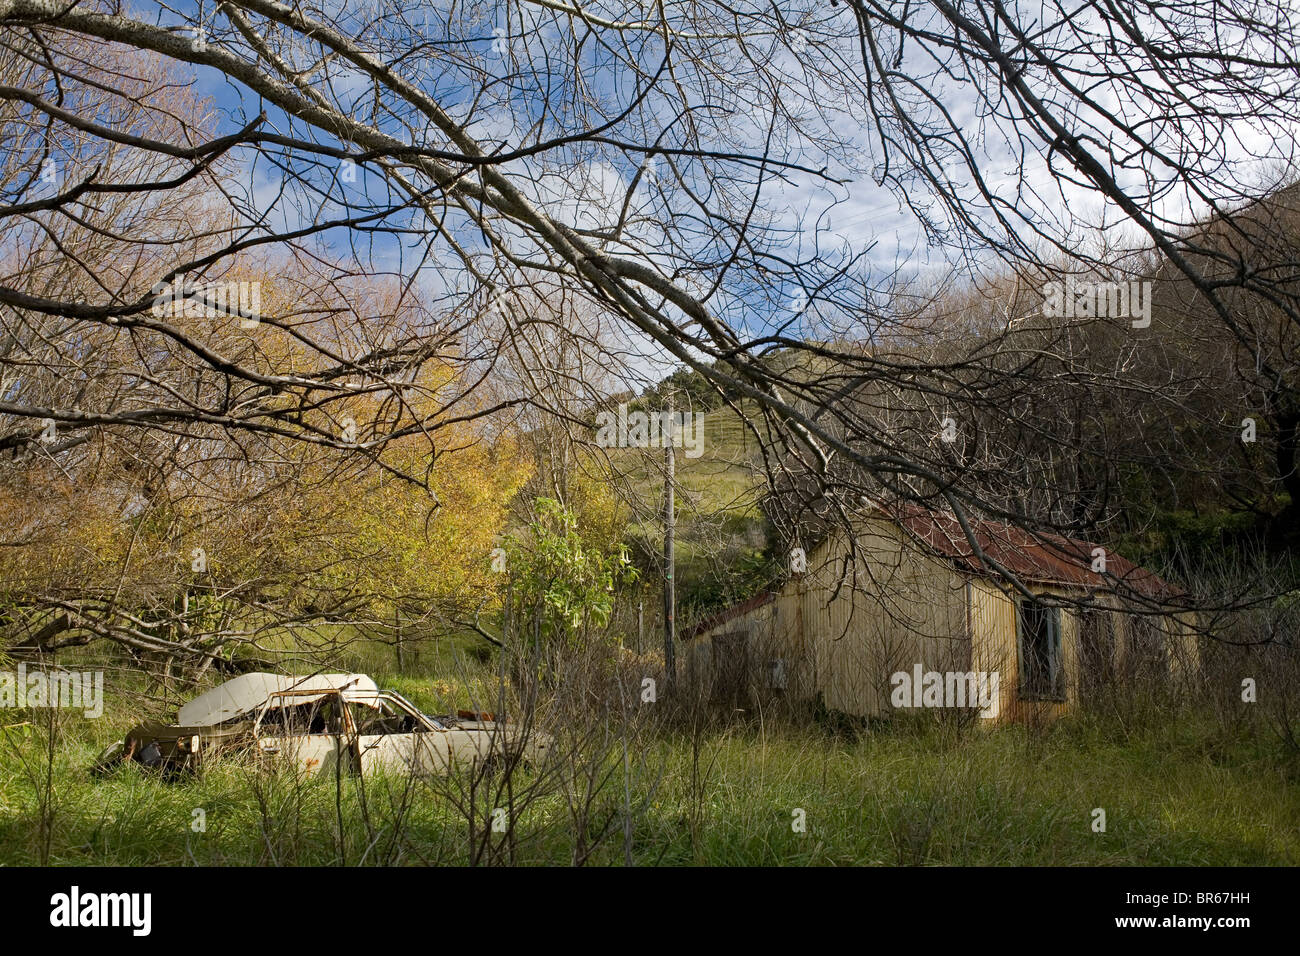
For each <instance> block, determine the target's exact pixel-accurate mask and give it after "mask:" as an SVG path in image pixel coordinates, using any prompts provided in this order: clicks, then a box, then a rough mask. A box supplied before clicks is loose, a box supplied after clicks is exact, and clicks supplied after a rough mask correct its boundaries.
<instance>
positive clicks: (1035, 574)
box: [884, 504, 1182, 600]
mask: <svg viewBox="0 0 1300 956" xmlns="http://www.w3.org/2000/svg"><path fill="white" fill-rule="evenodd" d="M884 511H885V514H886V515H887V516H889V517H890V518H892V519H893V520H894V521H895V522H896V523H897V524H898V525H899V526H900V527H902V528H903V530H905V531H906V532H908V534H909V535H911V536H912V538H914V539H915V540H916V541H918V542H919V543H920V544H922V545H923V546H924V547H926V548H927V549H928V550H930V551H932V552H933V553H935V554H936V555H938V556H939V557H942V558H945V559H947V560H949V561H951V562H952V563H953V564H954V565H955V566H956V567H958V568H959V569H960V570H963V571H968V572H971V573H974V574H996V573H997V572H996V570H995V569H994V568H993V567H990V566H989V564H988V563H986V562H985V561H984V560H981V554H982V555H983V556H984V557H985V558H987V559H988V561H991V562H994V563H996V564H997V565H1000V566H1001V567H1003V568H1005V569H1006V570H1007V571H1009V572H1011V573H1012V574H1014V575H1015V576H1016V577H1017V578H1020V579H1021V580H1022V581H1025V582H1031V583H1035V584H1056V585H1062V586H1064V587H1070V588H1084V589H1088V590H1093V589H1097V588H1102V589H1108V590H1121V589H1122V590H1127V591H1131V592H1133V593H1135V594H1138V595H1141V596H1142V597H1145V598H1150V599H1152V600H1161V599H1166V598H1171V597H1174V596H1176V595H1178V594H1181V593H1182V592H1181V591H1180V590H1179V589H1178V588H1176V587H1174V586H1173V585H1171V584H1169V583H1167V582H1166V581H1165V580H1164V579H1162V578H1161V577H1160V576H1159V575H1158V574H1155V573H1154V572H1152V571H1148V570H1147V569H1146V568H1143V567H1139V566H1138V565H1136V564H1134V563H1133V562H1132V561H1129V560H1128V559H1127V558H1125V557H1123V556H1121V555H1119V554H1116V553H1115V552H1113V551H1111V550H1110V549H1109V548H1102V550H1103V551H1104V552H1105V559H1106V563H1105V568H1106V570H1105V573H1099V572H1097V571H1094V570H1092V564H1093V560H1094V558H1093V552H1094V551H1095V550H1096V549H1097V548H1099V547H1101V546H1100V545H1096V544H1093V543H1091V542H1088V541H1081V540H1079V539H1078V538H1067V537H1064V536H1062V535H1056V534H1040V533H1035V532H1031V531H1026V530H1024V529H1023V528H1018V527H1016V526H1015V525H1009V524H1003V523H1001V522H997V521H989V520H981V519H975V518H972V519H969V520H968V521H967V524H968V525H969V526H970V530H971V536H972V537H974V539H975V545H976V546H977V547H978V550H977V549H976V547H973V546H972V544H971V541H970V538H968V537H967V535H966V532H965V530H963V528H962V526H961V523H960V522H959V521H958V520H957V517H956V516H955V515H953V514H948V513H942V512H936V511H931V510H928V509H926V508H921V507H919V506H917V505H912V504H905V505H899V506H894V507H892V508H886V509H884Z"/></svg>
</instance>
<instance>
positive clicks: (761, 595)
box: [682, 591, 776, 641]
mask: <svg viewBox="0 0 1300 956" xmlns="http://www.w3.org/2000/svg"><path fill="white" fill-rule="evenodd" d="M775 599H776V592H775V591H759V592H758V593H757V594H755V595H754V596H753V597H751V598H746V599H745V600H744V601H741V602H740V603H739V604H733V605H731V607H729V608H727V609H726V610H723V611H719V612H718V613H717V614H714V615H713V616H712V617H706V618H705V619H704V620H702V621H700V623H698V624H696V625H695V626H694V627H692V628H691V629H690V630H688V631H686V633H684V634H683V635H682V640H684V641H689V640H690V639H691V638H693V637H697V636H699V635H700V634H703V633H704V632H705V631H711V630H713V629H714V628H715V627H720V626H721V625H723V624H726V623H727V622H728V621H732V620H735V619H736V618H738V617H741V616H743V615H745V614H748V613H749V612H750V611H754V610H757V609H758V608H760V607H762V606H763V605H764V604H767V603H769V602H770V601H773V600H775Z"/></svg>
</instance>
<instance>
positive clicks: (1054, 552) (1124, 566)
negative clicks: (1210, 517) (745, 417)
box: [683, 503, 1183, 640]
mask: <svg viewBox="0 0 1300 956" xmlns="http://www.w3.org/2000/svg"><path fill="white" fill-rule="evenodd" d="M876 507H877V509H878V511H879V513H881V514H882V516H884V517H886V518H889V519H891V520H892V521H893V522H894V523H895V524H897V525H898V526H899V527H900V528H902V529H903V530H904V531H905V532H907V534H908V535H909V536H910V537H911V538H912V539H913V540H914V541H916V542H917V543H918V544H920V545H921V546H922V547H924V548H925V549H926V550H928V551H930V552H931V553H932V554H934V555H936V556H937V557H940V558H943V559H944V560H947V561H950V562H951V563H952V564H953V565H954V566H955V567H956V568H957V569H958V570H960V571H963V572H966V573H968V574H981V575H989V576H993V575H996V574H997V573H998V572H997V570H996V569H995V568H993V567H990V566H989V565H988V564H987V563H985V561H983V560H981V557H980V555H981V553H982V554H983V555H984V556H985V557H986V558H987V559H988V560H989V561H992V562H994V563H996V564H997V565H1000V566H1001V567H1003V568H1005V569H1006V570H1007V571H1009V572H1010V573H1011V574H1013V575H1015V576H1016V577H1017V578H1019V579H1020V580H1021V581H1022V582H1024V583H1026V584H1047V585H1058V586H1061V587H1065V588H1073V589H1080V590H1089V591H1091V590H1098V589H1101V590H1116V591H1129V592H1131V593H1134V594H1137V595H1140V596H1142V597H1144V598H1147V599H1149V600H1153V601H1168V600H1170V599H1173V598H1176V597H1180V596H1183V591H1182V590H1181V589H1180V588H1177V587H1175V586H1174V585H1172V584H1169V583H1168V582H1166V581H1165V580H1164V579H1163V578H1161V577H1160V576H1159V575H1158V574H1156V573H1154V572H1153V571H1148V570H1147V569H1146V568H1143V567H1140V566H1138V565H1136V564H1134V563H1133V562H1132V561H1129V560H1128V559H1127V558H1125V557H1123V556H1121V555H1119V554H1116V553H1115V552H1113V551H1111V550H1110V549H1108V548H1107V549H1104V550H1105V552H1106V571H1105V573H1104V574H1102V573H1099V572H1096V571H1093V570H1092V563H1093V551H1094V550H1095V549H1096V548H1098V547H1100V545H1096V544H1092V543H1091V542H1088V541H1082V540H1080V539H1078V538H1068V537H1064V536H1062V535H1055V534H1039V533H1034V532H1031V531H1026V530H1024V529H1023V528H1018V527H1016V526H1015V525H1009V524H1003V523H1001V522H998V521H992V520H987V519H978V518H969V519H968V520H967V524H968V525H969V526H970V529H971V532H972V535H973V536H974V538H975V544H976V545H978V551H977V550H976V549H975V548H974V547H972V546H971V542H970V540H969V538H967V536H966V532H965V531H964V530H963V529H962V527H961V523H960V522H959V521H958V520H957V517H956V515H953V514H950V513H946V512H938V511H932V510H930V509H928V508H923V507H921V506H920V505H916V504H912V503H902V504H894V505H884V504H878V505H876ZM775 597H776V593H775V592H773V591H762V592H760V593H758V594H756V595H754V596H753V597H751V598H749V599H748V600H746V601H742V602H740V603H739V604H734V605H732V606H731V607H729V608H727V609H726V610H724V611H721V612H719V613H718V614H715V615H713V616H712V617H709V618H706V619H705V620H703V621H701V622H700V623H699V624H697V625H695V626H694V627H693V628H691V629H690V630H689V631H687V632H686V633H685V634H684V635H683V640H689V639H691V638H693V637H696V636H698V635H700V634H702V633H704V632H705V631H711V630H713V629H714V628H715V627H718V626H720V625H722V624H725V623H727V622H728V621H730V620H733V619H735V618H737V617H741V616H742V615H745V614H748V613H749V612H750V611H753V610H756V609H757V608H760V607H762V606H763V605H764V604H767V603H768V602H769V601H771V600H773V598H775Z"/></svg>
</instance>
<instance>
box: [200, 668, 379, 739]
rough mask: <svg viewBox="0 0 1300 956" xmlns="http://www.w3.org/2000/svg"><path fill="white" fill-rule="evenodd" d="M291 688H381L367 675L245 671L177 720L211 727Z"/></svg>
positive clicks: (208, 692)
mask: <svg viewBox="0 0 1300 956" xmlns="http://www.w3.org/2000/svg"><path fill="white" fill-rule="evenodd" d="M290 690H291V691H295V692H303V691H307V692H310V691H320V692H321V693H322V694H324V693H328V692H330V691H336V690H356V691H369V692H375V691H378V690H379V687H378V685H376V684H375V682H374V680H373V679H371V678H370V677H368V676H366V675H365V674H312V675H308V676H306V677H301V676H298V677H294V676H289V675H285V674H267V673H260V672H259V673H253V674H241V675H240V676H239V677H235V678H233V679H231V680H228V681H226V682H225V683H224V684H219V685H217V686H216V687H214V688H212V689H211V690H209V691H207V692H205V693H202V694H200V695H199V696H198V697H195V698H194V699H193V700H192V701H190V702H189V703H188V704H185V705H184V706H183V707H181V709H180V711H179V712H178V713H177V715H176V720H177V723H179V724H180V725H181V726H182V727H211V726H213V725H215V724H220V723H224V722H225V721H227V720H230V719H232V718H235V717H242V716H245V715H247V714H251V713H252V712H253V711H255V710H257V709H258V708H260V707H261V706H262V705H263V704H265V703H266V702H267V700H268V699H269V698H270V697H271V696H272V695H274V694H279V693H283V692H285V691H290ZM294 702H295V703H306V702H307V699H304V698H298V699H295V701H294Z"/></svg>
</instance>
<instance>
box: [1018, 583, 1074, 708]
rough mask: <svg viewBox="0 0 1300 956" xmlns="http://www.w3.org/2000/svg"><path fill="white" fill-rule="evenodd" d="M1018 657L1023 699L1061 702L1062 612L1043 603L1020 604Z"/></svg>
mask: <svg viewBox="0 0 1300 956" xmlns="http://www.w3.org/2000/svg"><path fill="white" fill-rule="evenodd" d="M1016 632H1017V635H1016V636H1017V638H1018V640H1017V644H1018V646H1019V656H1020V696H1021V698H1022V699H1025V700H1064V699H1065V662H1064V660H1063V658H1062V655H1061V609H1060V608H1059V607H1050V606H1049V605H1047V604H1044V603H1043V602H1042V601H1030V600H1024V601H1021V602H1020V606H1019V612H1018V613H1017V615H1016Z"/></svg>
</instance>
